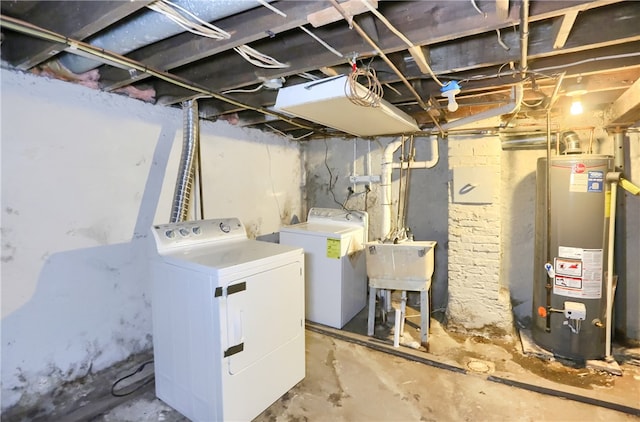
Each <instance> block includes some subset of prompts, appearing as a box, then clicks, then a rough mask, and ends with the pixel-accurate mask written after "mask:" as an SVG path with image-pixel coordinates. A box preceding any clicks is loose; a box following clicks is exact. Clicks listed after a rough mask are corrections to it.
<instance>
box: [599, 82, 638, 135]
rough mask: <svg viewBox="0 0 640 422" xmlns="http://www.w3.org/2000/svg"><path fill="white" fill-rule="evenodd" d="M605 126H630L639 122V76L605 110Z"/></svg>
mask: <svg viewBox="0 0 640 422" xmlns="http://www.w3.org/2000/svg"><path fill="white" fill-rule="evenodd" d="M605 116H606V117H607V122H606V124H605V126H631V125H633V124H635V123H638V122H640V78H639V79H638V80H637V81H636V82H635V83H634V84H633V85H632V86H631V88H629V89H628V90H626V91H625V92H624V94H622V95H621V96H620V97H619V98H618V99H617V100H616V101H615V102H614V103H613V104H612V105H611V106H610V107H609V108H608V109H607V110H606V112H605Z"/></svg>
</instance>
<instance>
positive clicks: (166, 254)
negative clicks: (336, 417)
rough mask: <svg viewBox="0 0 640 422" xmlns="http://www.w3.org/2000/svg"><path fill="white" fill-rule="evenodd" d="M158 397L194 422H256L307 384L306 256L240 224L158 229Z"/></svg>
mask: <svg viewBox="0 0 640 422" xmlns="http://www.w3.org/2000/svg"><path fill="white" fill-rule="evenodd" d="M152 232H153V235H154V237H155V240H156V246H157V249H158V257H157V259H155V260H154V264H153V270H154V271H153V347H154V361H155V362H154V363H155V378H156V380H155V382H156V395H157V396H158V397H159V398H160V399H161V400H163V401H164V402H166V403H167V404H169V405H170V406H171V407H173V408H175V409H176V410H178V411H179V412H180V413H182V414H183V415H185V416H186V417H187V418H189V419H191V420H194V421H207V422H211V421H223V420H225V421H226V420H233V421H244V420H247V421H248V420H251V419H253V418H255V417H256V416H257V415H259V414H260V413H261V412H262V411H263V410H264V409H266V408H267V407H269V405H271V404H272V403H273V402H274V401H276V400H277V399H278V398H279V397H280V396H282V395H283V394H284V393H285V392H287V391H288V390H289V389H290V388H291V387H293V386H294V385H295V384H297V383H298V382H299V381H300V380H302V379H303V378H304V375H305V368H304V364H305V347H304V255H303V251H302V249H300V248H297V247H291V246H284V245H278V244H275V243H269V242H260V241H256V240H249V239H248V238H247V235H246V232H245V228H244V226H243V225H242V223H241V222H240V221H239V220H238V219H236V218H226V219H212V220H201V221H192V222H184V223H173V224H163V225H158V226H153V228H152Z"/></svg>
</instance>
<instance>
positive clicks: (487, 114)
mask: <svg viewBox="0 0 640 422" xmlns="http://www.w3.org/2000/svg"><path fill="white" fill-rule="evenodd" d="M523 96H524V87H523V86H522V83H518V84H516V85H514V86H513V91H512V95H511V97H512V101H511V102H510V103H509V104H506V105H503V106H502V107H497V108H493V109H491V110H487V111H483V112H482V113H478V114H474V115H473V116H468V117H463V118H461V119H458V120H454V121H452V122H449V123H445V124H443V125H442V129H443V130H449V129H453V128H456V127H460V126H464V125H468V124H471V123H475V122H478V121H480V120H486V119H490V118H493V117H499V116H502V115H505V114H512V113H516V112H517V111H518V110H519V109H520V104H521V103H522V98H523Z"/></svg>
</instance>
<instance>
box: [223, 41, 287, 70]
mask: <svg viewBox="0 0 640 422" xmlns="http://www.w3.org/2000/svg"><path fill="white" fill-rule="evenodd" d="M233 50H234V51H235V52H236V53H238V54H240V56H242V58H243V59H245V60H246V61H248V62H249V63H251V64H252V65H254V66H257V67H262V68H265V69H286V68H288V67H289V66H290V65H289V64H287V63H282V62H279V61H278V60H277V59H274V58H273V57H271V56H268V55H266V54H263V53H261V52H259V51H258V50H256V49H254V48H251V47H249V46H248V45H246V44H245V45H241V46H238V47H234V48H233Z"/></svg>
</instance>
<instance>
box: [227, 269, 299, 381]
mask: <svg viewBox="0 0 640 422" xmlns="http://www.w3.org/2000/svg"><path fill="white" fill-rule="evenodd" d="M242 283H246V285H244V286H243V285H242ZM234 285H239V286H242V287H244V289H242V290H240V289H241V288H239V289H238V290H240V291H237V292H236V293H233V294H229V295H228V296H227V297H226V304H227V306H226V314H227V315H226V317H227V318H226V320H227V324H226V325H227V327H226V328H227V345H228V348H227V349H226V351H225V358H226V360H227V361H228V371H229V373H230V374H232V375H233V374H237V373H239V372H241V371H243V370H244V369H246V368H247V367H249V366H251V365H253V364H254V363H256V362H257V361H259V360H260V359H262V358H263V357H265V356H267V355H268V354H270V353H272V352H273V351H275V350H276V349H278V348H279V347H280V346H281V345H283V344H285V343H287V342H289V341H291V340H292V339H294V338H296V337H298V336H300V335H304V278H303V276H302V270H301V265H300V263H298V262H295V263H290V264H286V265H284V266H281V267H278V268H273V269H269V270H267V271H264V272H260V273H257V274H254V275H252V276H249V277H247V278H243V279H239V280H236V281H233V282H231V283H229V286H230V287H231V286H234Z"/></svg>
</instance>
